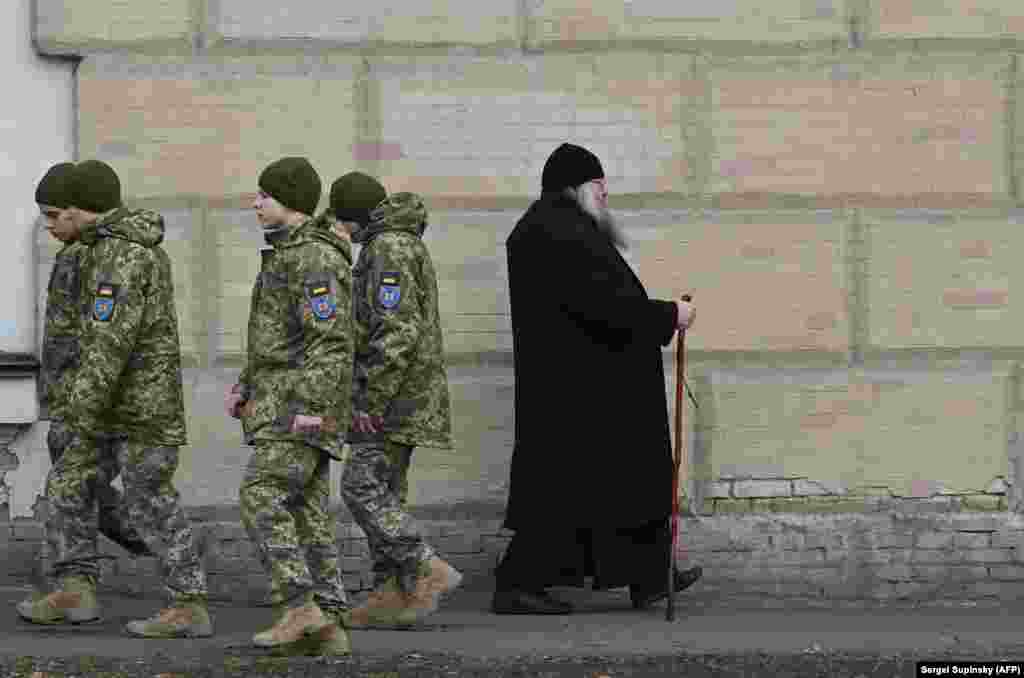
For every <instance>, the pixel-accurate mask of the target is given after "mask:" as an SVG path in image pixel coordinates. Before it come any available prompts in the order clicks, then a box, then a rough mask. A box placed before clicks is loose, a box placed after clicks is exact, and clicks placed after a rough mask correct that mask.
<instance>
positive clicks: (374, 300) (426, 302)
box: [349, 193, 452, 448]
mask: <svg viewBox="0 0 1024 678" xmlns="http://www.w3.org/2000/svg"><path fill="white" fill-rule="evenodd" d="M371 219H372V221H371V223H370V224H369V225H368V226H367V235H366V237H365V240H364V243H363V246H362V250H361V251H360V252H359V260H358V262H357V263H356V266H355V269H354V270H353V273H352V276H353V279H352V296H353V314H354V315H355V328H356V359H355V384H354V391H353V407H354V408H355V409H357V410H360V411H363V412H366V413H367V414H369V415H371V416H378V417H383V427H382V429H381V431H380V433H378V434H376V435H367V434H359V433H357V432H355V431H351V432H350V433H349V441H350V442H353V443H359V442H370V441H375V440H388V441H391V442H396V443H402V444H405V445H412V446H422V447H436V448H451V447H452V439H451V406H450V401H449V394H448V377H447V375H446V374H445V364H444V342H443V336H442V333H441V318H440V312H439V310H438V291H437V276H436V275H435V274H434V265H433V263H432V261H431V259H430V253H429V252H428V251H427V248H426V246H425V245H424V244H423V240H422V235H423V230H424V229H425V228H426V211H425V210H424V208H423V205H422V200H421V199H420V198H419V196H416V195H414V194H412V193H396V194H394V195H392V196H390V197H389V198H388V199H387V200H385V201H384V202H383V203H381V204H380V205H379V206H378V207H377V208H376V209H375V210H374V211H373V213H372V214H371Z"/></svg>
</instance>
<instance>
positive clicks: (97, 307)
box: [92, 283, 117, 322]
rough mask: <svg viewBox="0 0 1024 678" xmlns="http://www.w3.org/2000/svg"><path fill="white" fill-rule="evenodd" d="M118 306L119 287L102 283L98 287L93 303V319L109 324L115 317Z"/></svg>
mask: <svg viewBox="0 0 1024 678" xmlns="http://www.w3.org/2000/svg"><path fill="white" fill-rule="evenodd" d="M116 306H117V285H114V284H113V283H100V284H99V285H98V286H97V287H96V295H95V296H94V297H93V302H92V317H93V318H94V319H95V320H98V321H100V322H108V321H109V320H110V319H111V318H112V317H114V308H115V307H116Z"/></svg>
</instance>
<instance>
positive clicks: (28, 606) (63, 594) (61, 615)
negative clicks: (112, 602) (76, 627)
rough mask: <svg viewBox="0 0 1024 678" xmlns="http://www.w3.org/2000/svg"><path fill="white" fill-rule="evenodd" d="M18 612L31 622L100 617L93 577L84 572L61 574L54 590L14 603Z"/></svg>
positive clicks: (77, 621)
mask: <svg viewBox="0 0 1024 678" xmlns="http://www.w3.org/2000/svg"><path fill="white" fill-rule="evenodd" d="M17 609H18V614H19V615H20V616H21V618H22V619H25V620H26V621H30V622H32V623H33V624H85V623H90V622H98V621H100V608H99V605H98V604H97V602H96V580H95V579H93V578H92V577H90V576H87V575H71V576H67V577H61V579H60V583H59V584H58V588H57V590H56V591H54V592H52V593H50V594H47V595H41V594H36V595H34V596H32V597H30V598H29V599H28V600H23V601H22V602H20V603H18V606H17Z"/></svg>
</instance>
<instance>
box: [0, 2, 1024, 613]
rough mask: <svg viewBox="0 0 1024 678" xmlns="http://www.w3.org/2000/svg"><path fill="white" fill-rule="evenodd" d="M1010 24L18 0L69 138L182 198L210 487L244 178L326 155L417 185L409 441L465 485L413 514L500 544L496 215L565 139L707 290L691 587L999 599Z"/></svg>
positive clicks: (502, 425) (1011, 492)
mask: <svg viewBox="0 0 1024 678" xmlns="http://www.w3.org/2000/svg"><path fill="white" fill-rule="evenodd" d="M939 7H941V9H938V8H939ZM1022 28H1024V9H1022V8H1021V7H1020V6H1019V3H1017V2H1011V0H981V1H980V2H975V3H940V4H938V5H936V4H935V3H930V2H924V1H923V0H920V1H919V0H899V1H898V2H897V1H894V2H869V1H866V0H845V1H841V0H820V1H818V2H805V1H803V0H781V1H779V2H773V3H770V8H766V6H765V3H763V2H758V1H755V0H732V1H729V2H722V1H721V0H718V1H708V2H696V3H678V2H667V1H655V0H630V1H628V2H613V1H611V0H601V1H591V0H588V1H586V2H583V1H579V0H537V1H534V0H527V1H526V2H518V1H516V0H487V1H480V0H475V1H473V2H464V1H463V0H447V1H445V2H441V1H440V0H436V1H435V0H432V1H431V2H411V1H409V0H381V1H380V2H374V3H347V4H344V5H339V4H338V3H328V2H312V1H311V2H307V3H303V7H302V9H301V10H297V9H294V8H288V7H285V6H284V5H282V4H281V3H268V2H254V1H252V0H247V1H246V2H241V1H240V0H205V1H202V2H199V1H196V0H146V1H145V2H131V3H129V2H124V1H123V0H80V1H78V0H76V2H75V3H70V2H65V1H63V0H37V21H36V26H35V39H36V44H37V46H38V48H39V49H40V50H41V51H42V52H44V53H47V54H65V55H67V54H72V55H78V56H81V57H83V58H84V60H83V62H82V64H81V66H80V68H79V70H78V111H77V116H78V117H77V119H78V130H77V138H78V140H79V148H78V155H79V157H82V158H85V157H100V158H102V159H105V160H107V161H109V162H110V163H111V164H113V165H114V166H115V168H117V169H118V170H119V171H120V172H121V174H122V177H123V178H124V182H125V187H126V191H127V193H128V197H129V198H130V200H131V201H132V202H133V203H135V204H141V205H147V206H150V207H154V208H157V209H159V210H160V211H161V212H162V213H163V214H165V216H166V217H167V218H168V224H169V232H168V245H167V246H168V251H169V253H170V254H171V256H172V258H173V259H174V261H175V266H176V269H175V275H176V280H177V287H178V303H179V306H178V310H179V318H180V322H181V331H182V344H183V350H184V352H185V353H186V365H187V366H188V369H187V377H188V378H187V380H186V381H187V384H188V386H187V389H188V391H189V393H188V396H187V398H188V408H189V420H190V426H191V430H192V442H191V445H190V446H189V448H187V449H186V450H185V451H184V452H183V457H182V471H181V472H180V474H179V482H180V483H181V485H182V493H183V495H184V496H185V497H186V501H187V502H188V503H189V504H190V506H191V507H192V508H194V509H196V510H197V511H198V510H199V509H201V508H204V507H203V506H202V505H212V506H214V507H223V506H230V505H231V504H232V502H233V499H232V495H233V493H234V492H236V491H237V487H232V485H235V486H236V485H237V478H238V477H239V476H240V473H241V468H242V467H243V466H244V463H245V461H246V459H247V455H248V454H249V452H248V450H245V449H244V448H241V447H240V446H239V445H238V443H237V440H238V432H237V431H236V430H235V428H234V427H233V423H232V422H228V421H226V420H225V419H224V418H223V417H220V416H218V415H217V414H216V413H217V412H218V411H219V408H220V397H221V393H222V391H223V389H224V387H225V385H227V384H229V383H230V382H231V380H232V379H233V378H234V377H235V375H236V374H237V370H238V368H239V366H240V360H241V356H242V355H243V354H244V348H245V335H244V334H245V314H246V312H247V308H248V294H249V288H250V284H251V280H252V277H253V275H254V271H255V267H256V256H255V253H254V248H255V247H256V246H257V245H258V241H259V236H258V233H256V232H255V230H254V229H253V228H250V225H251V219H250V217H249V216H248V215H247V210H246V208H247V205H248V200H249V199H250V197H251V192H252V191H253V189H254V184H255V178H256V176H257V173H258V172H259V170H260V169H261V168H262V166H263V165H265V164H266V163H267V162H269V161H270V160H272V159H274V158H276V157H279V156H281V155H285V154H302V155H307V156H309V157H310V158H311V160H312V161H313V162H314V164H315V165H316V167H317V169H318V170H319V171H320V173H321V175H322V177H323V178H324V180H325V184H328V185H329V183H330V181H332V180H333V179H334V178H335V177H337V176H339V175H340V174H342V173H344V172H347V171H350V170H353V169H360V170H363V171H367V172H370V173H373V174H376V175H378V176H380V177H381V178H382V179H383V180H384V182H385V184H386V185H387V187H388V188H389V190H392V191H397V190H414V191H419V192H422V193H423V194H424V195H425V196H426V198H427V201H428V206H429V207H430V209H431V225H430V228H429V230H428V235H427V239H428V244H429V246H430V248H431V251H432V253H433V255H434V257H435V261H436V263H437V267H438V272H439V279H440V285H441V287H442V309H441V310H442V313H443V322H444V327H445V341H446V349H447V352H448V359H449V364H450V371H449V372H450V375H451V376H452V380H453V387H452V390H453V397H454V398H455V411H454V413H453V415H454V422H453V423H454V425H455V428H456V431H457V447H456V449H455V450H454V451H452V452H450V453H449V452H445V453H441V452H436V451H427V450H423V451H418V452H417V457H416V460H415V461H414V465H413V466H414V469H413V474H412V482H413V485H414V490H413V492H414V497H413V504H414V505H415V506H417V507H419V509H423V510H426V509H427V508H431V507H433V508H436V507H438V506H442V505H450V504H452V502H459V501H469V502H473V505H474V506H477V507H486V508H480V509H479V510H478V511H477V515H476V517H475V518H474V519H473V520H469V519H462V518H458V519H456V518H451V516H450V515H448V514H444V512H443V511H442V512H441V513H440V514H438V513H437V511H434V512H433V513H431V512H430V511H426V512H425V513H422V514H421V517H422V519H423V521H424V525H426V526H427V529H430V530H434V536H436V537H437V538H438V539H439V544H441V543H442V542H443V544H444V545H443V546H442V551H444V550H445V549H447V552H448V553H451V554H454V555H453V556H452V557H453V558H457V559H459V560H460V562H461V563H462V564H464V565H465V566H466V567H467V568H469V569H470V570H475V571H478V572H480V573H481V575H484V574H486V573H487V572H488V571H489V568H490V567H491V566H492V565H493V560H494V557H495V556H496V554H497V553H499V552H500V550H501V548H502V545H503V543H504V539H506V538H507V535H505V536H503V535H502V534H501V533H500V531H499V530H497V528H496V526H497V525H498V522H497V521H498V518H499V517H500V509H501V507H502V502H503V500H504V492H505V489H504V487H503V482H504V480H505V476H506V475H507V468H508V459H509V456H510V454H511V442H512V441H511V431H512V404H511V389H512V384H511V364H510V358H509V352H510V349H511V336H510V328H509V322H508V306H507V298H506V272H505V269H504V252H503V243H504V239H505V237H506V236H507V234H508V233H509V232H510V230H511V229H512V227H513V225H514V223H515V220H516V219H517V218H518V216H519V215H520V214H521V213H522V210H523V209H524V208H525V207H526V206H527V205H528V204H529V202H530V200H531V199H533V198H534V197H535V196H536V194H537V192H538V188H539V175H540V170H541V167H542V165H543V162H544V160H545V158H546V157H547V155H548V154H549V153H550V152H551V150H553V149H554V148H555V147H556V146H557V145H558V144H559V143H561V142H562V141H566V140H569V141H573V142H576V143H581V144H584V145H586V146H588V147H589V148H591V149H592V150H594V151H595V152H596V153H597V154H598V155H599V156H600V157H601V160H602V162H603V164H604V167H605V171H606V174H607V176H608V178H609V186H610V190H611V192H612V198H611V204H612V207H613V208H614V209H616V210H618V211H619V212H620V213H621V215H622V217H623V222H624V224H625V225H626V227H627V231H628V233H629V235H630V237H631V238H632V248H631V249H630V251H629V253H628V255H627V256H628V259H629V260H630V262H631V263H632V264H633V266H634V267H635V269H636V270H637V271H638V273H639V274H640V276H641V278H642V279H643V280H644V281H645V283H646V285H647V287H648V291H649V292H650V293H651V295H652V296H654V297H660V298H673V297H676V296H677V295H679V294H681V293H683V292H691V293H693V294H694V296H695V299H696V300H697V302H698V304H699V305H700V309H701V312H700V321H699V325H698V327H697V328H695V330H694V332H693V333H692V334H691V335H690V336H689V337H688V341H687V346H688V348H689V353H688V362H687V365H688V372H689V375H690V376H689V381H690V385H691V387H692V388H693V390H694V391H695V394H696V396H697V399H698V401H699V403H700V408H699V409H696V410H695V409H693V408H692V407H690V406H688V407H687V445H688V448H689V460H688V461H689V464H688V471H689V475H688V482H687V483H686V484H685V487H684V491H685V494H686V504H687V506H688V509H689V517H688V518H687V519H686V521H685V526H684V535H686V536H685V538H684V543H683V550H684V553H683V555H684V557H685V558H687V559H690V560H692V561H695V562H700V563H702V564H704V565H705V566H706V570H707V573H708V574H707V582H708V583H707V585H708V586H717V587H720V588H721V590H722V591H723V592H737V591H739V592H742V591H744V590H749V591H753V592H761V593H766V594H786V595H817V596H829V597H836V596H848V597H893V596H907V595H911V596H914V595H918V596H923V597H929V596H931V597H934V596H940V597H943V596H944V597H985V596H1004V597H1005V596H1010V597H1015V596H1016V592H1017V590H1018V589H1019V586H1020V582H1021V579H1020V578H1019V574H1020V572H1019V571H1018V568H1017V551H1016V548H1017V547H1016V544H1017V542H1016V541H1015V540H1016V536H1015V535H1016V534H1017V532H1016V531H1017V530H1019V529H1021V528H1020V527H1019V526H1018V525H1017V521H1018V513H1017V511H1018V507H1019V505H1020V498H1019V490H1018V488H1019V485H1020V482H1019V481H1018V480H1017V478H1018V477H1019V475H1020V474H1019V473H1018V465H1019V459H1020V455H1021V448H1020V445H1021V444H1022V443H1021V439H1020V437H1019V435H1018V424H1017V420H1018V413H1019V412H1021V410H1022V407H1021V391H1020V389H1021V386H1020V379H1019V376H1018V375H1019V365H1020V362H1021V358H1022V356H1024V344H1022V343H1021V340H1020V337H1021V336H1024V326H1022V325H1021V321H1020V314H1019V313H1018V312H1017V311H1019V308H1018V301H1019V300H1018V299H1017V298H1016V297H1014V296H1013V295H1011V294H1010V291H1011V289H1012V288H1013V287H1014V285H1013V283H1012V281H1013V280H1014V279H1015V278H1016V277H1018V276H1019V273H1018V270H1017V269H1018V268H1019V267H1017V266H1016V265H1015V263H1016V262H1015V253H1016V252H1017V251H1018V250H1019V249H1020V247H1019V245H1020V243H1018V242H1017V240H1018V239H1019V238H1020V236H1019V235H1018V232H1019V230H1020V223H1021V220H1022V219H1024V205H1022V204H1021V200H1020V188H1021V184H1020V177H1021V172H1020V169H1019V167H1018V162H1017V158H1018V157H1019V153H1018V150H1019V149H1020V148H1021V144H1022V139H1024V135H1022V132H1021V130H1022V129H1024V127H1022V125H1021V123H1020V120H1021V119H1022V116H1021V114H1020V110H1019V102H1020V101H1021V100H1022V99H1021V97H1020V96H1019V95H1018V93H1019V91H1020V85H1021V76H1020V66H1019V60H1020V57H1019V54H1020V52H1021V50H1022V45H1024V43H1022V42H1021V41H1020V39H1019V36H1020V35H1021V33H1022ZM54 249H55V248H54V247H53V245H52V244H50V243H44V242H43V241H42V240H41V241H40V250H41V252H42V254H43V257H42V261H43V263H42V265H41V266H40V270H39V276H40V280H45V277H46V275H47V274H48V270H49V269H48V267H49V265H50V262H49V260H48V259H47V256H50V257H52V252H53V250H54ZM1018 283H1020V281H1018ZM1017 286H1018V287H1019V286H1020V284H1018V285H1017ZM671 348H672V347H670V349H671ZM666 357H667V361H666V368H667V369H666V374H667V384H666V385H667V389H668V393H669V394H670V396H671V394H672V393H673V392H674V388H675V384H674V377H673V373H674V366H673V365H672V362H671V350H669V351H667V352H666ZM580 425H587V423H586V422H581V423H580ZM40 453H42V452H40ZM190 488H191V489H190ZM433 508H431V510H433ZM204 510H205V509H204ZM481 512H483V513H484V514H487V515H488V516H490V517H488V518H487V520H490V521H491V522H490V523H488V524H487V525H485V526H481V525H480V524H478V523H479V521H480V520H482V518H480V515H482V513H481ZM342 514H343V511H342ZM342 514H339V515H342ZM203 515H204V514H202V511H199V512H198V513H196V519H197V520H201V521H205V524H206V525H207V527H208V535H209V538H210V539H213V540H216V541H218V542H219V543H221V544H222V545H223V546H224V548H223V549H217V551H218V555H217V560H216V563H212V562H211V568H213V569H212V570H211V571H213V572H215V574H214V580H215V581H217V582H222V583H215V584H214V586H215V588H217V587H221V586H223V587H227V588H223V589H222V588H218V589H217V590H222V591H229V590H231V588H230V587H231V586H234V585H236V584H237V583H238V582H241V581H250V579H247V578H245V577H241V574H242V573H243V572H246V570H244V569H241V563H248V562H251V559H247V558H246V553H245V549H246V548H247V546H245V545H244V541H245V540H244V537H242V536H241V534H240V533H239V532H238V530H237V525H236V526H235V527H231V526H230V523H231V522H232V521H231V520H226V521H216V520H213V521H212V522H210V521H211V520H212V519H210V518H204V517H203ZM438 515H442V516H443V515H448V518H443V517H442V518H439V517H438ZM431 516H433V517H431ZM341 520H342V523H341V527H340V528H339V529H340V530H341V531H340V532H339V539H340V540H342V541H343V543H344V544H345V548H346V549H347V550H346V553H347V554H348V556H347V557H348V558H350V559H351V560H349V561H347V567H348V572H349V574H350V575H351V576H352V577H354V579H353V581H352V582H351V583H353V584H355V583H357V580H358V582H359V583H360V584H365V579H363V578H361V577H364V575H363V574H361V573H362V572H363V570H362V569H360V568H363V567H364V566H365V564H366V563H365V560H360V558H362V556H361V552H360V551H358V548H361V547H355V546H352V545H351V544H352V543H356V542H355V541H353V540H355V539H357V537H356V535H355V533H353V532H351V531H347V530H350V528H349V527H347V523H346V522H345V519H344V518H341ZM474 520H475V521H476V522H474ZM438 521H441V522H438ZM445 521H447V522H445ZM220 522H225V524H226V525H228V526H227V527H224V526H221V525H220ZM11 525H12V526H13V527H12V530H13V532H11V533H10V534H9V536H8V543H9V544H16V543H17V544H22V546H19V547H18V548H20V549H22V550H25V549H27V548H31V546H30V545H31V531H30V530H29V528H27V527H18V526H17V525H18V524H17V523H11ZM446 529H447V530H449V532H443V531H440V532H439V531H438V530H446ZM19 530H20V531H19ZM26 530H28V531H26ZM350 542H351V543H350ZM456 549H462V551H459V550H456ZM474 554H475V555H474ZM232 558H237V559H239V560H236V561H232ZM232 562H235V563H237V564H236V565H235V566H232V565H231V563H232ZM120 563H121V561H119V562H118V563H117V564H115V565H112V567H114V568H118V567H121V564H120ZM125 567H128V566H125ZM136 567H137V568H142V567H144V566H143V565H142V564H139V565H137V566H136ZM217 568H220V569H217ZM233 572H234V573H236V574H238V575H239V578H238V579H237V581H235V580H234V579H232V574H231V573H233ZM216 573H223V575H220V574H216ZM250 574H251V573H250ZM221 576H223V578H222V579H221V578H220V577H221ZM483 579H486V577H483ZM120 580H121V579H118V581H120ZM124 580H125V581H130V580H131V577H128V578H127V579H124ZM251 581H253V582H256V583H254V584H252V585H253V586H257V588H258V585H259V581H260V578H259V577H255V579H252V580H251ZM232 582H234V583H232ZM118 585H120V584H118ZM126 585H127V584H126ZM247 586H248V584H247Z"/></svg>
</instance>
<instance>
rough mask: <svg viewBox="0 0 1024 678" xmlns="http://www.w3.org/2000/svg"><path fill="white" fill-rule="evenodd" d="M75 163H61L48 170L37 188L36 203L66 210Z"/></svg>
mask: <svg viewBox="0 0 1024 678" xmlns="http://www.w3.org/2000/svg"><path fill="white" fill-rule="evenodd" d="M74 169H75V163H73V162H60V163H57V164H56V165H54V166H53V167H51V168H50V169H48V170H46V174H44V175H43V178H42V179H40V180H39V185H38V186H36V203H38V204H40V205H49V206H50V207H59V208H60V209H66V208H67V207H68V205H70V202H69V194H70V191H69V190H68V189H69V186H70V183H71V175H72V173H73V172H74Z"/></svg>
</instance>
